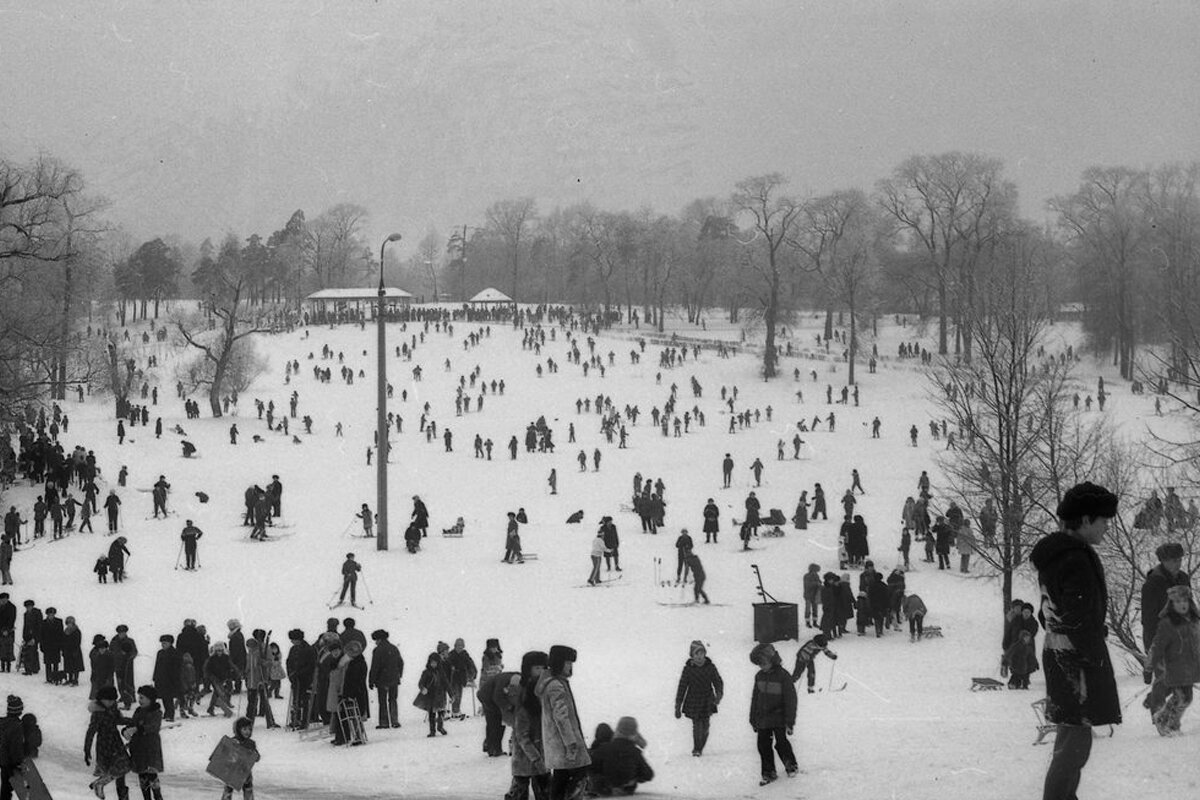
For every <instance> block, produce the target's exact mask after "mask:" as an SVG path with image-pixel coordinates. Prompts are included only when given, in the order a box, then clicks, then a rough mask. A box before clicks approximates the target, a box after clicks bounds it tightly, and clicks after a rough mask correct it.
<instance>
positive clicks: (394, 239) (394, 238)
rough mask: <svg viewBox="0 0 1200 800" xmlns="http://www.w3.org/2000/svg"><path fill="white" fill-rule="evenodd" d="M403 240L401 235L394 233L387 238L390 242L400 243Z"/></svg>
mask: <svg viewBox="0 0 1200 800" xmlns="http://www.w3.org/2000/svg"><path fill="white" fill-rule="evenodd" d="M402 238H403V237H402V236H401V235H400V234H398V233H393V234H392V235H391V236H389V237H387V240H388V241H389V242H398V241H400V240H401V239H402Z"/></svg>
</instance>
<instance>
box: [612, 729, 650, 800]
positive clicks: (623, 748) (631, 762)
mask: <svg viewBox="0 0 1200 800" xmlns="http://www.w3.org/2000/svg"><path fill="white" fill-rule="evenodd" d="M604 778H605V780H606V781H608V784H609V785H610V786H612V787H613V789H615V790H617V791H618V792H619V791H620V789H621V787H625V786H629V785H630V784H637V783H645V782H646V781H651V780H654V770H652V769H650V765H649V764H647V763H646V757H645V756H644V755H642V748H640V747H638V746H637V743H636V742H634V741H633V740H631V739H625V738H623V737H620V736H617V737H614V738H613V740H612V742H610V743H609V745H608V748H607V750H606V751H605V754H604Z"/></svg>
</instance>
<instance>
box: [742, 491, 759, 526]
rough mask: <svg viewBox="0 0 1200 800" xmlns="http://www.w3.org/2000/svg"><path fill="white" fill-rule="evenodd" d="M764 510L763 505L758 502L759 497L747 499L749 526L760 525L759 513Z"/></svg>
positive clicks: (747, 520)
mask: <svg viewBox="0 0 1200 800" xmlns="http://www.w3.org/2000/svg"><path fill="white" fill-rule="evenodd" d="M761 508H762V503H760V502H758V498H757V497H747V498H746V523H747V524H748V525H751V526H753V525H757V524H758V521H759V520H758V512H759V509H761Z"/></svg>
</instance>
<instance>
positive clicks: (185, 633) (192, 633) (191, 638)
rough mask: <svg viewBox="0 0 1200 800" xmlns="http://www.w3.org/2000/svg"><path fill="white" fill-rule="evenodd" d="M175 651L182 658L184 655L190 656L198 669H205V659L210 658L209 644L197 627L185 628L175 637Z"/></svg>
mask: <svg viewBox="0 0 1200 800" xmlns="http://www.w3.org/2000/svg"><path fill="white" fill-rule="evenodd" d="M175 649H176V650H178V651H179V655H180V657H181V658H182V657H183V654H184V653H187V654H188V655H190V656H191V657H192V663H193V664H195V665H196V669H204V659H206V658H208V642H206V641H204V634H202V633H201V632H200V629H199V628H197V627H196V626H195V625H184V626H183V629H182V630H181V631H179V635H178V636H176V637H175Z"/></svg>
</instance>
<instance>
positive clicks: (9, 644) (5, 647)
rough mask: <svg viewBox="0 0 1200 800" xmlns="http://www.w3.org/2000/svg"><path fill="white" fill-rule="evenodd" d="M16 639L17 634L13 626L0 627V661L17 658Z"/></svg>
mask: <svg viewBox="0 0 1200 800" xmlns="http://www.w3.org/2000/svg"><path fill="white" fill-rule="evenodd" d="M15 641H16V635H15V634H14V633H13V629H12V628H0V661H16V660H17V654H16V648H15V647H14V643H15Z"/></svg>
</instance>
